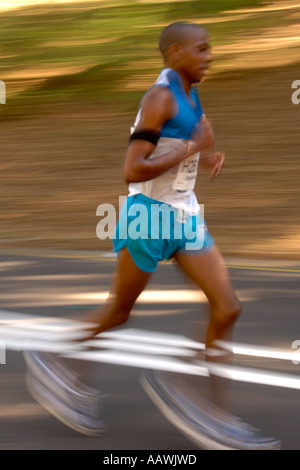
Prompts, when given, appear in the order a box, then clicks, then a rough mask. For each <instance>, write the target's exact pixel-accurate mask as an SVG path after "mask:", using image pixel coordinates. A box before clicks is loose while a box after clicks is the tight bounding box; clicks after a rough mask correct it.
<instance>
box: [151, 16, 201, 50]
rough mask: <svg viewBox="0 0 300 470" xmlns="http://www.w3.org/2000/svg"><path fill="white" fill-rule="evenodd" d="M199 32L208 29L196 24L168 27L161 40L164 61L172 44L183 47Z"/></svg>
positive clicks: (173, 24) (178, 24)
mask: <svg viewBox="0 0 300 470" xmlns="http://www.w3.org/2000/svg"><path fill="white" fill-rule="evenodd" d="M199 31H206V29H205V28H204V27H203V26H201V25H198V24H195V23H185V22H176V23H171V24H169V25H168V26H166V27H165V28H164V29H163V31H162V33H161V35H160V38H159V49H160V51H161V53H162V55H163V57H164V59H166V56H167V52H168V49H169V47H170V46H171V45H172V44H178V45H180V46H182V45H183V44H184V43H185V42H186V40H187V39H188V38H189V37H190V36H191V35H192V34H193V33H195V32H199Z"/></svg>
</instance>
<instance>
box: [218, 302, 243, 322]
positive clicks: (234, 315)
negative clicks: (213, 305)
mask: <svg viewBox="0 0 300 470" xmlns="http://www.w3.org/2000/svg"><path fill="white" fill-rule="evenodd" d="M241 312H242V305H241V303H240V301H239V300H238V299H237V298H234V299H232V300H230V302H227V303H226V304H224V305H222V306H221V307H220V308H219V309H218V313H217V320H218V322H219V323H220V324H222V325H224V326H228V327H230V326H232V325H234V323H235V322H236V321H237V320H238V318H239V317H240V315H241Z"/></svg>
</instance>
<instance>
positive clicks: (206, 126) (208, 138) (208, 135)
mask: <svg viewBox="0 0 300 470" xmlns="http://www.w3.org/2000/svg"><path fill="white" fill-rule="evenodd" d="M214 144H215V136H214V132H213V128H212V125H211V123H210V121H209V120H208V119H207V118H206V116H203V117H202V118H201V121H200V122H199V123H198V125H197V126H196V127H195V129H194V132H193V135H192V138H191V140H190V143H189V145H190V150H191V152H193V153H196V152H201V151H202V150H205V149H208V148H212V147H213V146H214Z"/></svg>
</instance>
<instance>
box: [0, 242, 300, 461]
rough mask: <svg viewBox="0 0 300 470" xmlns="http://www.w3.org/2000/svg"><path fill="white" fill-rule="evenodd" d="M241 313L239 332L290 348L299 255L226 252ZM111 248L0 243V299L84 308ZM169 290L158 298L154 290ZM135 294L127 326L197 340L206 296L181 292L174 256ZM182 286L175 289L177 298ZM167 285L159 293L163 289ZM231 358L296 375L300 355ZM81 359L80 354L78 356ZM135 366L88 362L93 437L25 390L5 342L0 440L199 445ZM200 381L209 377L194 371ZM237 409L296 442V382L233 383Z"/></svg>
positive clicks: (42, 307)
mask: <svg viewBox="0 0 300 470" xmlns="http://www.w3.org/2000/svg"><path fill="white" fill-rule="evenodd" d="M226 264H227V265H228V267H229V269H230V273H231V277H232V280H233V283H234V286H235V289H236V291H237V293H238V295H239V297H240V299H241V301H242V303H243V313H242V316H241V318H240V319H239V321H238V324H237V326H236V328H235V335H234V339H235V341H237V342H242V343H248V344H255V345H261V346H272V347H276V348H285V349H289V348H290V350H291V351H292V349H291V345H292V343H293V342H294V341H296V340H300V328H299V320H298V315H299V292H300V290H299V276H300V262H296V261H295V262H293V261H279V260H277V261H272V260H266V261H262V260H245V259H238V258H235V259H226ZM114 266H115V260H114V258H110V257H109V258H106V257H105V256H101V255H100V254H97V253H96V254H95V253H94V254H88V253H68V252H60V253H51V252H37V251H36V252H34V253H33V252H32V253H30V252H29V251H27V252H25V251H24V252H22V250H21V251H19V252H18V251H17V250H14V251H12V252H11V253H9V252H8V251H6V252H5V253H4V252H2V254H1V253H0V272H1V283H0V300H1V304H0V309H1V310H5V311H9V312H22V313H25V314H30V315H31V314H32V315H41V316H53V317H67V318H72V317H74V316H75V315H76V316H77V315H79V314H83V313H84V312H89V311H90V310H91V309H92V308H94V307H96V306H98V305H99V304H100V303H102V302H103V295H104V294H105V292H107V290H108V288H109V285H110V280H111V276H112V273H113V270H114ZM162 290H164V291H173V293H174V296H172V292H171V296H170V293H169V298H168V301H167V302H166V301H165V300H164V299H162V298H161V297H157V298H156V297H155V295H156V294H155V293H156V292H157V291H159V292H161V291H162ZM147 291H148V292H149V293H150V292H151V295H153V297H152V300H151V301H147V298H146V299H144V300H143V301H140V302H138V303H137V304H136V306H135V308H134V310H133V312H132V315H131V318H130V320H129V321H128V323H127V324H126V326H125V327H126V328H138V329H143V330H147V331H157V332H165V333H170V334H183V335H186V336H189V337H194V335H195V331H198V332H199V336H198V339H199V340H204V337H205V330H206V325H207V311H206V303H205V302H203V298H202V297H201V295H200V297H199V301H198V300H197V299H196V298H194V297H193V296H190V297H189V293H192V294H194V293H195V287H194V286H192V285H190V284H189V281H188V280H187V279H186V278H185V277H184V276H183V275H182V274H181V273H180V272H179V271H178V269H177V267H176V265H174V264H173V263H166V264H161V265H159V268H158V270H157V272H156V273H155V274H154V275H153V277H152V279H151V281H150V283H149V285H148V287H147ZM180 293H182V298H180ZM166 295H167V294H166ZM238 361H239V362H238V363H239V364H241V365H245V366H247V367H248V366H255V367H257V366H259V367H262V368H263V369H268V370H272V371H278V372H288V373H292V374H295V375H296V376H297V377H298V376H300V365H296V364H293V363H292V362H289V361H288V362H287V361H278V360H277V361H275V360H269V359H268V360H266V359H261V360H259V359H255V358H243V357H242V358H240V359H239V360H238ZM81 366H82V367H83V368H84V369H86V367H87V363H84V362H83V361H81ZM140 374H141V369H140V368H137V367H127V366H120V365H109V364H100V363H94V364H92V366H91V367H90V370H89V383H90V384H92V385H93V386H95V387H97V388H99V390H101V391H102V393H103V395H104V399H103V402H104V410H103V413H104V418H105V421H106V425H107V431H106V432H105V433H104V434H103V436H101V437H97V438H91V437H85V436H83V435H81V434H78V433H76V432H74V431H72V430H71V429H69V428H67V427H66V426H64V425H63V424H62V423H60V422H59V421H57V420H56V419H55V418H54V417H52V416H51V415H50V414H48V413H47V412H46V411H45V410H44V409H43V408H42V407H41V406H40V405H39V404H37V403H36V402H35V401H34V400H33V399H32V398H31V396H30V395H29V393H28V391H27V389H26V385H25V381H24V375H25V364H24V359H23V356H22V354H21V353H20V352H18V351H6V364H2V365H0V381H1V395H0V422H1V426H0V449H1V450H97V451H99V452H102V453H103V452H104V453H105V452H106V453H107V452H108V450H111V451H114V450H115V451H116V450H123V451H128V450H132V451H133V450H145V449H147V450H166V449H168V450H169V451H172V450H173V451H176V452H177V451H178V450H181V451H184V450H185V451H196V450H198V448H197V447H196V446H195V445H194V444H193V443H192V442H190V441H189V440H188V439H187V438H186V437H185V436H183V435H182V434H181V433H180V432H179V431H178V430H177V429H176V428H175V427H174V426H172V425H171V424H170V423H169V422H168V421H167V420H166V419H165V418H164V417H163V416H162V415H161V414H160V412H159V411H158V410H157V409H156V407H155V406H154V405H153V403H152V402H151V401H150V400H149V398H148V397H147V395H146V394H145V393H144V391H143V389H142V387H141V385H140V383H139V377H140ZM198 380H199V387H200V388H201V387H202V388H203V390H204V389H205V388H206V387H207V383H206V380H207V379H205V378H200V379H198ZM232 393H233V397H234V403H235V412H236V414H237V415H239V416H240V417H241V418H243V419H244V420H246V421H248V422H250V423H252V424H253V425H255V426H256V427H258V428H259V429H261V430H262V432H263V433H264V434H266V435H270V436H276V437H277V438H279V439H280V440H281V441H282V443H283V449H284V450H292V449H293V450H299V449H300V429H299V421H300V400H299V397H300V391H297V390H291V389H288V388H283V387H271V386H265V385H255V384H251V383H240V382H233V383H232Z"/></svg>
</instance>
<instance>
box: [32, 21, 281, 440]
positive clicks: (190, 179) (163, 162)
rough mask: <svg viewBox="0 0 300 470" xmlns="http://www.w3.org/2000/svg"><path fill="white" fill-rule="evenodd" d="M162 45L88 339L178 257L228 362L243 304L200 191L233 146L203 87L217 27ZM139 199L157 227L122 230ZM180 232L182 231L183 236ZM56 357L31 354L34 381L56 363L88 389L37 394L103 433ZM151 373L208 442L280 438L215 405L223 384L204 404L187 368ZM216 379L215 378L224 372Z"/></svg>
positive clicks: (210, 351)
mask: <svg viewBox="0 0 300 470" xmlns="http://www.w3.org/2000/svg"><path fill="white" fill-rule="evenodd" d="M159 46H160V51H161V53H162V56H163V59H164V63H165V67H164V69H163V70H162V72H161V73H160V75H159V77H158V79H157V81H156V82H155V84H154V86H152V87H151V88H150V89H149V90H148V91H147V93H146V94H145V96H144V98H143V100H142V102H141V106H140V109H139V112H138V115H137V119H136V122H135V125H134V128H133V130H132V131H133V132H132V133H131V136H130V142H129V146H128V150H127V153H126V158H125V164H124V178H125V181H126V183H127V184H128V185H129V195H128V198H127V201H126V204H125V205H124V208H123V212H122V214H121V217H120V220H119V223H118V226H117V230H116V238H115V240H114V249H115V251H116V252H118V260H117V266H116V271H115V276H114V279H113V283H112V286H111V290H110V295H109V297H108V300H107V302H106V303H105V305H104V306H103V307H102V308H100V309H99V310H97V311H96V312H94V313H93V315H92V316H89V318H87V321H89V322H92V323H93V324H95V325H96V326H95V328H93V329H92V331H91V334H90V336H89V338H91V337H94V336H95V335H97V334H99V333H101V332H104V331H106V330H108V329H110V328H112V327H116V326H119V325H122V324H124V323H125V322H126V320H127V319H128V317H129V315H130V312H131V310H132V308H133V306H134V305H135V302H136V300H137V298H138V297H139V295H140V294H141V293H142V291H143V290H144V289H145V287H146V286H147V283H148V282H149V279H150V278H151V274H152V273H153V272H154V271H155V269H156V267H157V264H158V262H159V261H162V260H164V259H170V258H173V259H174V260H175V261H176V262H177V263H178V265H179V267H180V268H181V269H182V270H183V272H184V273H186V274H187V276H188V277H189V278H190V279H191V280H192V281H193V282H194V283H195V284H196V285H197V286H198V287H199V288H200V289H201V290H202V291H203V292H204V293H205V295H206V297H207V299H208V304H209V307H210V317H209V324H208V329H207V335H206V357H207V360H210V361H216V360H217V361H221V360H224V358H225V356H224V352H223V351H222V350H221V349H220V348H218V345H217V340H226V341H229V340H231V338H232V330H233V327H234V324H235V322H236V320H237V318H238V317H239V314H240V311H241V305H240V302H239V300H238V298H237V296H236V293H235V291H234V289H233V285H232V283H231V280H230V277H229V273H228V270H227V269H226V267H225V263H224V260H223V257H222V255H221V253H220V251H219V250H218V248H217V246H216V244H215V242H214V239H213V238H212V236H211V235H210V233H209V232H208V230H207V228H206V225H205V222H204V220H203V218H202V214H201V213H200V210H199V205H198V201H197V198H196V196H195V193H194V186H195V181H196V177H197V172H198V169H200V170H203V169H205V170H207V171H208V173H209V176H210V177H211V178H213V177H216V176H217V175H219V174H220V171H221V169H222V167H223V165H224V161H225V155H224V154H223V153H221V152H217V151H216V150H215V148H214V146H215V141H214V133H213V129H212V127H211V125H210V122H209V121H208V119H207V118H206V116H205V114H204V112H203V110H202V106H201V102H200V98H199V94H198V88H197V85H198V84H199V83H200V82H201V81H202V79H203V77H204V75H205V72H206V70H207V69H208V66H209V64H210V62H211V47H210V43H209V35H208V33H207V31H206V30H205V29H204V28H203V27H201V26H199V25H196V24H190V23H183V22H179V23H172V24H170V25H169V26H167V27H166V28H165V29H164V30H163V31H162V34H161V37H160V41H159ZM162 205H163V207H164V209H166V208H167V210H165V211H162V214H163V215H162V219H160V220H161V224H160V225H159V226H158V228H157V224H156V228H155V230H154V228H153V220H151V216H150V214H151V212H152V209H153V206H159V207H161V206H162ZM136 207H139V208H141V207H142V208H144V209H145V213H146V214H147V216H146V217H148V220H147V222H148V223H147V224H145V225H146V227H148V230H149V231H148V232H147V233H146V234H145V233H143V234H142V233H141V236H140V237H136V236H134V237H133V236H130V234H129V233H128V235H127V236H125V237H124V236H121V234H122V233H124V230H125V232H126V233H127V229H128V227H129V223H130V222H132V220H134V213H135V209H136ZM168 209H169V210H168ZM170 214H171V215H172V217H173V218H172V220H173V224H171V225H172V227H171V230H170V233H169V236H168V237H164V236H163V235H164V234H163V230H164V229H163V223H164V222H166V221H165V220H164V217H165V218H166V217H170ZM151 222H152V224H151ZM178 233H180V236H176V234H177V235H178ZM48 361H49V362H48V363H47V361H46V360H43V359H41V358H40V357H39V356H37V355H34V354H31V355H28V354H27V362H28V366H29V370H30V372H31V378H30V379H29V385H30V384H32V383H33V381H34V380H35V379H34V377H35V375H36V371H37V370H38V371H40V376H39V380H40V381H42V382H43V380H41V377H42V376H43V374H46V375H47V374H49V373H50V374H53V371H54V372H55V375H56V377H57V376H59V379H57V378H56V379H55V380H56V382H57V383H58V382H60V387H63V388H64V387H67V389H68V393H69V395H72V394H73V395H74V394H75V395H76V393H77V395H79V398H78V397H77V401H76V400H75V401H76V404H77V410H75V409H74V406H73V408H72V410H71V412H70V411H66V408H68V403H67V402H66V400H65V402H64V405H63V407H62V408H63V411H57V408H55V407H56V404H53V402H54V401H55V400H52V402H51V398H49V394H48V395H47V393H46V392H45V387H44V389H43V391H42V392H41V389H40V388H39V384H38V383H37V382H35V385H36V386H35V387H31V389H34V396H35V397H36V398H38V399H39V398H40V395H42V393H43V392H44V396H43V398H42V399H40V400H39V401H40V402H43V403H44V404H45V402H46V403H47V404H48V409H49V410H50V411H51V412H53V409H54V408H55V412H54V414H56V416H58V417H59V418H60V419H62V420H63V421H64V422H65V423H66V424H69V425H72V427H75V429H76V428H77V430H82V429H85V432H86V433H87V434H88V433H90V434H92V435H93V434H94V433H95V434H96V433H97V428H98V425H99V427H101V425H100V423H101V418H100V417H98V415H97V418H95V420H94V421H93V423H92V424H91V425H90V426H89V424H88V422H89V421H88V420H89V419H90V420H92V416H94V415H93V410H94V409H95V400H93V401H92V410H89V412H88V413H85V412H81V422H80V425H78V426H77V425H76V420H77V416H76V413H77V412H78V408H80V407H81V406H82V403H83V402H84V400H85V397H91V395H93V393H92V392H91V391H89V390H85V389H84V386H81V385H80V386H79V391H78V390H77V389H76V387H73V388H74V390H75V391H74V390H72V391H70V389H72V386H71V385H70V383H68V384H67V385H66V386H65V385H64V384H63V382H64V379H63V378H64V372H62V373H61V374H59V367H60V366H56V365H55V360H53V361H54V362H52V359H51V358H50V359H48ZM41 371H42V372H41ZM47 371H48V372H47ZM49 371H50V372H49ZM143 381H144V386H145V389H146V390H147V391H148V392H149V395H150V396H151V397H152V398H153V397H154V400H156V399H157V400H156V402H158V401H161V402H163V405H164V408H165V409H167V410H169V412H170V413H169V417H171V415H172V421H173V422H175V425H176V422H177V423H178V427H179V428H181V429H183V428H184V429H185V431H187V432H185V434H187V435H188V436H189V437H192V438H193V440H194V441H196V442H197V443H199V444H200V445H201V443H202V444H203V441H205V442H207V445H208V447H209V446H210V445H211V444H212V443H213V442H215V443H216V448H227V447H228V448H245V449H247V448H249V449H251V448H256V449H272V448H277V447H278V445H279V444H278V442H277V441H276V440H274V439H271V438H270V439H267V438H262V437H260V436H258V434H257V433H256V431H255V430H253V429H252V428H251V427H250V426H248V425H245V424H242V423H240V422H239V421H238V420H236V419H234V418H233V417H231V415H227V414H226V413H225V412H224V414H222V412H221V410H219V411H220V412H219V413H218V415H217V414H215V413H214V410H216V408H215V407H214V405H218V406H220V407H221V408H222V406H223V401H222V400H223V398H224V395H225V389H223V388H222V390H221V392H222V393H221V395H220V393H219V392H220V389H219V388H218V386H217V387H214V389H215V390H216V391H217V393H216V395H215V396H213V397H212V403H211V404H207V405H206V404H205V405H204V408H205V409H201V405H199V400H193V399H192V398H191V393H189V394H188V395H185V392H184V391H185V390H187V384H186V383H183V384H182V380H180V381H179V380H178V377H175V379H174V380H172V378H169V377H168V376H167V374H158V373H157V374H155V373H153V374H150V373H149V374H146V375H145V377H144V379H143ZM212 383H213V384H214V385H215V381H212ZM217 385H218V384H217ZM222 387H223V385H222ZM52 389H53V387H52ZM51 393H52V392H51ZM73 395H72V396H73ZM188 396H189V398H188ZM179 397H181V398H179ZM58 401H59V398H58ZM49 402H51V405H49ZM196 402H197V405H196ZM72 403H73V404H74V400H73V402H72ZM202 403H203V402H202ZM93 407H94V408H93ZM191 409H194V412H193V413H192V415H190V414H189V413H190V410H191ZM209 410H210V411H209ZM70 414H72V418H70ZM82 415H84V419H83V418H82ZM87 416H88V418H87ZM98 418H99V419H98ZM203 420H205V425H204V423H203ZM71 421H72V423H71ZM74 423H75V425H74Z"/></svg>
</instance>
